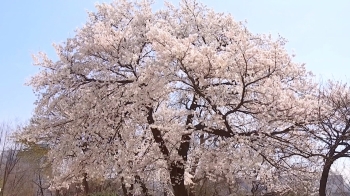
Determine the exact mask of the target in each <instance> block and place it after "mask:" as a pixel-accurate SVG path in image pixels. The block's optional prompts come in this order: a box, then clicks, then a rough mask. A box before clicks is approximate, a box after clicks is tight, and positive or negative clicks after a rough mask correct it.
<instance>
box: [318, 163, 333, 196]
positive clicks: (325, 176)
mask: <svg viewBox="0 0 350 196" xmlns="http://www.w3.org/2000/svg"><path fill="white" fill-rule="evenodd" d="M332 164H333V161H332V160H329V159H328V160H326V162H325V164H324V166H323V169H322V176H321V179H320V187H319V189H318V193H319V196H326V188H327V180H328V175H329V171H330V169H331V166H332Z"/></svg>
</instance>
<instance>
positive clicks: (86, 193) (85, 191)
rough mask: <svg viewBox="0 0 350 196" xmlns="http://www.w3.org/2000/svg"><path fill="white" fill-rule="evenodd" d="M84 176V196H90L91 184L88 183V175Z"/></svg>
mask: <svg viewBox="0 0 350 196" xmlns="http://www.w3.org/2000/svg"><path fill="white" fill-rule="evenodd" d="M83 176H84V178H83V187H84V196H88V195H89V184H88V182H87V173H84V174H83Z"/></svg>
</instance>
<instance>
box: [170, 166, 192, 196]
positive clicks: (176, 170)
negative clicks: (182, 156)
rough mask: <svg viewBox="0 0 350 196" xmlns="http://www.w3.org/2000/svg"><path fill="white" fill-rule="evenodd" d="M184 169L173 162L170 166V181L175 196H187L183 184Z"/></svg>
mask: <svg viewBox="0 0 350 196" xmlns="http://www.w3.org/2000/svg"><path fill="white" fill-rule="evenodd" d="M184 173H185V169H184V166H183V164H182V163H180V162H173V163H171V166H170V179H171V184H172V186H173V189H174V195H175V196H188V194H187V190H186V187H185V183H184Z"/></svg>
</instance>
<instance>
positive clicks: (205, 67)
mask: <svg viewBox="0 0 350 196" xmlns="http://www.w3.org/2000/svg"><path fill="white" fill-rule="evenodd" d="M284 44H285V40H284V39H283V38H280V37H278V38H271V36H269V35H259V34H253V33H251V32H249V31H248V30H247V28H246V27H245V26H244V24H243V23H240V22H237V21H235V20H233V18H232V17H231V16H230V15H226V14H221V13H216V12H214V11H213V10H210V9H208V8H206V7H205V6H203V5H201V4H199V3H197V2H196V1H193V0H183V1H181V3H180V6H178V7H176V6H173V5H171V4H166V7H165V8H164V9H161V10H159V11H157V12H154V11H152V9H151V3H150V2H149V1H132V2H129V1H127V0H118V1H115V2H113V3H111V4H99V5H97V12H96V13H89V20H88V22H87V23H86V24H85V25H84V26H83V27H82V28H80V29H79V30H77V32H76V35H75V36H74V37H72V38H69V39H67V41H66V42H64V43H62V44H60V45H56V46H55V48H56V51H57V54H58V57H59V59H58V60H57V61H52V60H50V59H49V58H48V57H47V56H46V55H45V54H44V53H40V54H38V55H37V56H36V62H35V63H36V64H37V65H38V66H40V67H42V68H43V69H42V71H41V72H40V73H39V74H37V75H36V76H34V77H33V78H32V80H31V81H30V83H29V84H30V85H31V86H32V87H33V88H34V90H35V92H36V93H37V95H38V99H37V102H36V109H35V114H34V116H33V118H32V120H31V122H30V124H29V125H28V126H27V127H26V129H25V130H24V132H23V133H22V135H21V138H22V139H25V140H27V141H33V142H36V143H46V144H48V145H49V146H50V152H49V160H50V161H51V162H52V164H53V176H54V178H53V179H52V182H51V184H52V185H51V188H52V189H56V188H57V189H58V188H62V187H68V186H69V185H70V184H72V183H75V182H78V183H81V182H84V181H85V182H86V181H104V180H113V181H116V182H118V183H120V184H121V185H122V191H123V193H124V194H125V195H127V194H128V193H135V194H143V195H149V192H150V190H153V191H154V189H156V191H159V192H168V193H172V194H174V195H176V196H180V195H181V196H186V195H195V194H196V191H198V190H197V189H196V188H195V187H196V185H198V184H201V183H202V184H203V183H204V182H205V181H206V180H209V181H213V182H222V183H224V184H227V185H228V187H229V188H228V191H229V192H230V191H233V190H234V189H235V187H236V185H239V183H241V184H242V180H246V182H247V183H251V182H252V181H254V182H255V183H256V182H259V183H261V184H263V185H264V187H265V189H264V190H265V191H266V190H268V191H275V192H286V191H288V190H290V189H291V187H292V186H294V185H295V184H297V183H303V180H307V179H309V180H310V179H312V178H313V177H315V176H316V175H315V173H314V172H316V170H317V169H318V168H317V167H309V166H310V164H311V163H312V162H317V161H316V160H312V159H306V158H305V157H300V156H297V157H294V154H296V148H294V147H295V146H300V149H308V148H309V149H312V148H313V147H314V145H315V143H312V142H311V141H309V140H305V137H306V135H307V132H305V131H300V129H298V128H297V127H302V126H306V125H308V124H309V123H310V122H315V119H316V118H315V109H317V108H318V106H319V105H318V104H319V102H318V101H317V99H315V96H316V95H317V88H316V85H315V84H314V83H313V82H312V77H311V74H310V73H308V72H307V71H306V70H305V68H304V65H302V64H298V63H295V62H293V59H292V57H291V56H290V55H288V53H287V51H286V49H285V48H284ZM313 180H314V179H313ZM154 182H156V184H157V186H151V184H152V183H154ZM293 183H294V184H293ZM304 185H305V184H304ZM306 186H309V185H305V187H306ZM197 194H198V193H197Z"/></svg>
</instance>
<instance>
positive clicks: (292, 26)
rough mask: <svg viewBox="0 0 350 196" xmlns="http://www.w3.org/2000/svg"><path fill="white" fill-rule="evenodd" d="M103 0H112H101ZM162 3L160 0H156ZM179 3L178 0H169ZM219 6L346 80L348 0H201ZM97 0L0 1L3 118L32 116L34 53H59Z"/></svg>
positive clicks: (318, 70)
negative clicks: (59, 46)
mask: <svg viewBox="0 0 350 196" xmlns="http://www.w3.org/2000/svg"><path fill="white" fill-rule="evenodd" d="M103 2H110V0H108V1H103ZM156 2H157V5H156V7H159V6H160V5H162V3H161V2H162V1H160V0H156ZM170 2H173V3H177V2H178V1H175V0H170ZM201 2H203V3H204V4H206V5H208V7H210V8H213V9H214V10H216V11H219V12H226V13H231V15H232V16H233V17H234V18H235V19H236V20H239V21H242V20H247V21H248V24H247V26H248V29H249V30H250V31H251V32H253V33H272V34H273V35H277V34H280V35H281V36H283V37H285V38H287V39H288V41H289V43H288V44H287V46H286V47H287V49H288V50H289V51H292V50H294V51H295V53H296V55H297V56H296V58H295V61H296V62H303V63H306V66H307V69H308V70H310V71H312V72H313V73H315V74H316V75H317V76H322V78H323V79H336V80H338V79H340V80H343V81H347V77H346V76H347V75H348V76H349V75H350V74H348V73H350V54H349V49H348V47H349V46H350V23H349V22H348V19H349V18H350V12H349V11H348V9H349V8H350V1H346V0H343V1H342V0H338V1H333V2H331V1H316V0H308V1H301V0H299V1H298V0H293V1H292V0H284V1H280V0H264V1H258V0H245V1H244V0H241V1H238V0H215V1H209V0H202V1H201ZM94 4H95V0H74V1H71V0H60V1H53V0H51V1H49V0H33V1H20V0H11V1H4V2H2V5H1V6H0V67H1V71H0V92H1V94H0V122H1V121H4V120H13V119H15V118H17V119H19V120H21V121H25V120H27V119H29V117H30V115H31V113H32V111H33V109H34V105H33V102H34V101H35V96H34V95H33V93H32V90H31V88H30V87H27V86H25V85H24V83H25V81H26V80H27V79H28V78H29V77H30V76H31V75H34V74H35V73H36V72H37V68H36V67H34V66H32V65H31V64H32V58H31V54H35V53H37V52H38V51H44V52H47V53H48V54H49V56H50V57H51V58H54V59H55V58H56V56H55V54H54V50H53V48H52V43H60V42H63V41H65V39H66V38H68V37H72V36H73V35H74V30H75V29H76V28H78V27H81V26H82V25H83V24H84V22H85V21H86V19H87V14H86V10H89V11H93V10H94Z"/></svg>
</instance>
